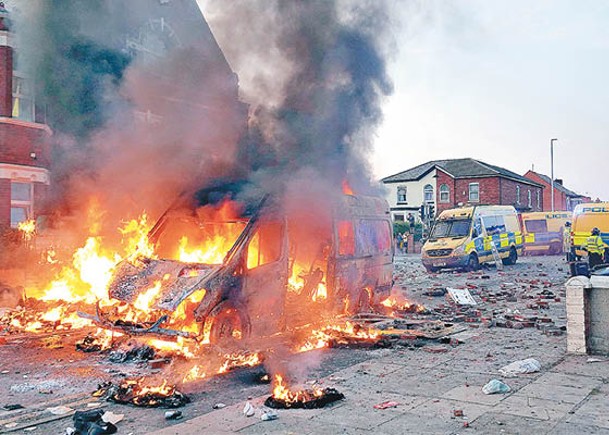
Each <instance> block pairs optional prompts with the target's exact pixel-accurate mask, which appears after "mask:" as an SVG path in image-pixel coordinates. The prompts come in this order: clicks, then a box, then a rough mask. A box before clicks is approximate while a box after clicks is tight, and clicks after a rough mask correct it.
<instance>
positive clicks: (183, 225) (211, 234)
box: [155, 216, 247, 264]
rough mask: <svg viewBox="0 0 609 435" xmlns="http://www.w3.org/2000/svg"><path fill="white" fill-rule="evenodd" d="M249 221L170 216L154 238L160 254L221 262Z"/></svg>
mask: <svg viewBox="0 0 609 435" xmlns="http://www.w3.org/2000/svg"><path fill="white" fill-rule="evenodd" d="M246 224H247V221H228V222H201V221H200V220H198V219H196V218H191V217H179V218H177V217H173V216H172V217H170V218H168V219H167V220H166V221H165V222H164V227H163V229H162V232H161V234H160V235H159V236H158V238H157V239H156V240H155V242H156V252H157V254H158V256H159V258H163V259H171V260H178V261H182V262H185V263H203V264H222V261H223V259H224V257H225V256H226V254H227V253H228V251H229V250H230V248H232V246H233V245H234V244H235V241H236V240H237V238H238V237H239V235H240V234H241V233H242V232H243V229H244V228H245V226H246Z"/></svg>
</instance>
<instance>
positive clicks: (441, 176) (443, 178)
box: [436, 169, 455, 215]
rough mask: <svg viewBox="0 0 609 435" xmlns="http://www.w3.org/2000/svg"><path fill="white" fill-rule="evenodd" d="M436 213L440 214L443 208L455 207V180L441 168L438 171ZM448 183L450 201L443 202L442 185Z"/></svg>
mask: <svg viewBox="0 0 609 435" xmlns="http://www.w3.org/2000/svg"><path fill="white" fill-rule="evenodd" d="M436 176H437V177H438V178H436V210H437V212H436V215H438V214H439V213H440V212H441V211H443V210H448V209H449V208H453V207H454V206H455V180H454V178H453V177H451V176H450V175H448V174H446V173H445V172H444V171H442V170H441V169H438V170H437V171H436ZM443 184H446V185H447V186H448V189H449V201H448V202H441V201H440V187H441V186H442V185H443Z"/></svg>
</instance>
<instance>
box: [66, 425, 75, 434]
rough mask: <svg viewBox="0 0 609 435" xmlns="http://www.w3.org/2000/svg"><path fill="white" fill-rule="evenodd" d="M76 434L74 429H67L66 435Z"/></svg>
mask: <svg viewBox="0 0 609 435" xmlns="http://www.w3.org/2000/svg"><path fill="white" fill-rule="evenodd" d="M75 433H76V429H74V428H73V427H66V435H74V434H75Z"/></svg>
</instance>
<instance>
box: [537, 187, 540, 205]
mask: <svg viewBox="0 0 609 435" xmlns="http://www.w3.org/2000/svg"><path fill="white" fill-rule="evenodd" d="M537 208H538V209H541V191H540V190H538V191H537Z"/></svg>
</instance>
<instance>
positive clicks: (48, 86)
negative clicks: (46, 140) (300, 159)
mask: <svg viewBox="0 0 609 435" xmlns="http://www.w3.org/2000/svg"><path fill="white" fill-rule="evenodd" d="M174 15H175V16H178V17H180V18H179V19H178V20H174V21H175V22H177V26H179V25H180V24H183V23H184V20H187V21H188V20H190V22H189V23H187V24H190V26H191V27H190V28H188V26H186V27H187V30H186V31H181V30H182V29H180V28H175V29H174V28H172V27H171V25H170V23H172V20H171V17H172V16H174ZM12 17H13V20H14V22H15V26H14V29H15V32H16V34H17V35H18V41H19V48H18V50H17V51H18V53H19V58H20V59H24V62H23V65H22V66H23V68H24V69H26V70H27V71H28V72H29V73H30V75H31V76H33V77H34V78H35V82H36V83H37V84H38V94H39V96H40V97H41V98H40V99H39V101H42V102H44V103H45V104H46V105H47V107H48V109H49V110H48V118H47V122H48V123H49V125H50V126H51V128H52V129H53V130H54V132H55V138H56V142H57V143H56V146H55V148H54V165H53V191H54V196H52V198H51V201H50V202H51V204H52V209H51V212H52V213H54V214H56V215H59V216H60V219H59V220H60V221H64V220H65V216H71V217H72V218H73V219H74V218H75V220H76V221H78V222H80V223H81V225H83V226H87V225H88V223H87V219H86V216H90V214H91V213H90V211H91V201H95V202H96V203H97V204H98V206H97V208H98V210H99V215H101V216H102V217H103V220H104V222H106V223H107V229H108V231H106V234H107V235H109V234H111V233H112V230H113V229H115V228H116V227H117V226H118V225H119V224H120V222H121V221H123V220H127V219H131V218H134V217H136V216H137V215H139V214H140V213H141V212H142V211H147V212H148V213H149V214H150V215H151V218H152V219H154V218H155V217H156V216H158V215H159V214H160V213H161V212H162V211H163V210H164V209H165V208H166V207H167V206H168V205H169V204H171V202H172V201H173V200H174V199H175V197H176V196H178V195H179V194H180V193H181V192H184V191H190V190H193V189H195V188H197V187H201V186H205V185H206V183H207V182H209V180H212V179H217V178H218V177H233V176H234V174H235V173H236V172H237V171H236V169H235V165H236V164H238V159H237V158H236V153H237V144H238V142H239V140H240V138H241V136H243V134H244V132H245V129H246V127H247V106H246V105H245V104H243V103H239V102H238V100H237V92H236V76H235V75H234V74H233V73H232V72H231V71H230V69H229V67H228V65H227V64H226V62H225V60H224V58H223V57H222V56H221V54H219V53H218V52H215V51H214V50H217V48H216V47H215V46H212V45H213V44H210V41H212V42H213V36H212V35H211V33H209V30H208V29H207V27H206V26H205V22H204V21H203V19H202V17H201V13H200V11H199V9H198V7H197V5H196V3H195V2H194V1H188V0H186V1H185V0H182V1H175V2H149V1H146V0H130V1H129V2H128V3H123V2H114V1H111V0H92V1H87V2H82V1H79V0H58V1H53V2H48V1H45V0H23V1H22V2H19V4H18V5H17V7H16V8H14V9H13V11H12ZM180 20H182V21H181V22H180ZM177 26H176V27H177ZM193 26H194V27H193ZM197 26H198V27H197ZM193 28H194V29H195V32H194V33H193V32H192V29H193ZM197 28H198V29H199V31H197V30H196V29H197ZM74 229H75V228H74V227H73V226H72V227H71V228H70V230H71V231H74ZM86 231H90V228H86ZM93 232H95V231H93ZM113 234H118V232H116V231H114V233H113Z"/></svg>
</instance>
